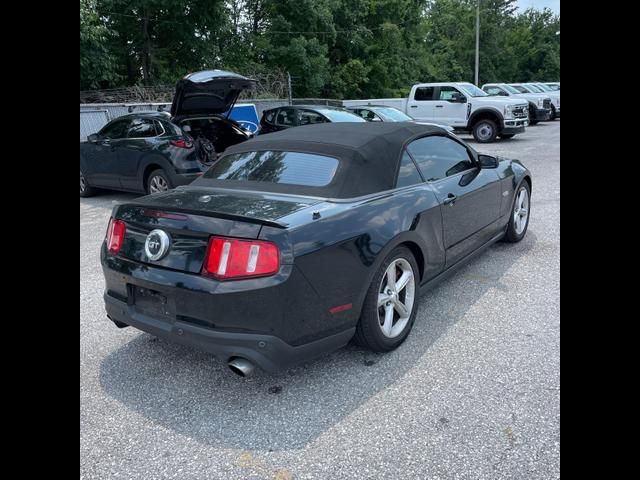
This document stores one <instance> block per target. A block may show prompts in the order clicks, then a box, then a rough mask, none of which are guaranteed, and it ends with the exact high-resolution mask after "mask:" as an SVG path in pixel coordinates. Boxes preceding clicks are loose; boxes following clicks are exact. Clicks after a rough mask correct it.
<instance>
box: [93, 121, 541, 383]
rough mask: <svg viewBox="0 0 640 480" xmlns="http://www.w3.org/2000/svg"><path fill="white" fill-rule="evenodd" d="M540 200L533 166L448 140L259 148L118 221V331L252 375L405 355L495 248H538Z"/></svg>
mask: <svg viewBox="0 0 640 480" xmlns="http://www.w3.org/2000/svg"><path fill="white" fill-rule="evenodd" d="M530 195H531V173H530V172H529V171H528V170H527V169H526V168H525V167H524V166H523V165H522V164H521V163H520V162H519V161H517V160H508V159H504V158H498V157H493V156H488V155H482V154H478V153H477V152H476V151H475V150H474V149H473V148H471V147H470V146H468V145H467V144H465V143H464V142H463V141H461V140H460V139H459V138H457V137H456V136H455V135H451V134H450V133H448V132H447V131H446V130H444V129H442V128H439V127H434V126H429V125H420V124H415V123H409V122H371V123H356V122H353V123H341V124H336V123H324V124H321V125H313V126H303V127H299V128H291V129H287V130H284V131H281V132H276V133H273V134H270V135H259V136H257V137H256V138H254V139H252V140H251V141H249V142H244V143H241V144H238V145H234V146H233V147H230V148H228V149H227V150H226V152H225V153H224V154H223V155H222V156H221V158H220V159H219V161H218V162H216V163H215V164H214V165H213V166H212V167H211V168H210V169H209V170H207V171H206V173H205V174H204V175H202V176H201V177H199V178H198V179H197V180H195V181H194V182H193V183H191V184H190V185H188V186H183V187H179V188H177V189H175V190H171V191H167V192H161V193H157V194H154V195H149V196H146V197H142V198H137V199H133V200H127V201H124V202H121V203H119V204H117V205H115V206H114V207H113V211H112V215H111V219H110V220H109V227H108V231H107V236H106V239H105V241H104V243H103V245H102V248H101V262H102V267H103V271H104V276H105V295H104V299H105V304H106V311H107V316H108V317H109V318H110V319H111V320H112V321H113V322H114V323H115V325H116V326H118V327H120V328H123V327H126V326H133V327H135V328H138V329H140V330H143V331H146V332H149V333H151V334H153V335H156V336H159V337H162V338H165V339H167V340H170V341H175V342H178V343H182V344H185V345H189V346H192V347H196V348H200V349H203V350H206V351H208V352H211V353H214V354H215V355H216V356H217V357H218V358H220V359H221V360H223V361H225V362H227V363H228V366H229V367H230V368H231V369H232V370H233V371H234V372H236V373H238V374H240V375H248V374H250V373H251V372H252V371H253V369H254V366H259V367H261V368H263V369H265V370H267V371H270V372H273V371H277V370H280V369H282V368H286V367H287V366H289V365H291V364H294V363H299V362H303V361H305V360H308V359H310V358H313V357H316V356H318V355H320V354H323V353H326V352H329V351H331V350H334V349H337V348H339V347H341V346H343V345H345V344H346V343H347V342H349V341H350V340H351V339H352V338H354V339H355V341H356V342H357V343H359V344H361V345H363V346H364V347H366V348H369V349H371V350H373V351H376V352H386V351H389V350H393V349H394V348H396V347H398V346H399V345H400V344H401V343H402V342H403V341H404V339H405V338H406V337H407V335H408V334H409V332H410V330H411V328H412V326H413V322H414V320H415V318H416V311H417V308H418V295H419V294H420V293H422V292H424V291H425V290H427V289H429V288H430V287H431V286H433V285H434V284H435V283H436V282H437V281H438V280H440V279H442V278H445V276H446V275H447V274H449V273H450V272H452V271H453V270H454V269H455V268H457V267H458V266H460V265H462V264H463V263H464V262H465V261H467V260H468V259H470V258H472V257H473V254H474V253H477V252H480V251H481V250H482V249H484V248H486V247H487V246H489V245H490V244H492V243H493V242H495V241H497V240H500V239H504V240H506V241H508V242H519V241H520V240H522V238H523V237H524V236H525V234H526V232H527V226H528V222H529V215H530ZM452 301H455V300H452Z"/></svg>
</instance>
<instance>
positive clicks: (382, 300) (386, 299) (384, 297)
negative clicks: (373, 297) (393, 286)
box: [378, 293, 391, 308]
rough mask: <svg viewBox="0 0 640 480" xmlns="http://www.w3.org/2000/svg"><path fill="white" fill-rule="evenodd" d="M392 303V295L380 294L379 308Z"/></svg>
mask: <svg viewBox="0 0 640 480" xmlns="http://www.w3.org/2000/svg"><path fill="white" fill-rule="evenodd" d="M390 301H391V295H387V294H386V293H379V294H378V308H380V307H382V306H383V305H386V304H387V303H389V302H390Z"/></svg>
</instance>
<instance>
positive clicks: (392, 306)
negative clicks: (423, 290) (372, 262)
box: [378, 258, 416, 338]
mask: <svg viewBox="0 0 640 480" xmlns="http://www.w3.org/2000/svg"><path fill="white" fill-rule="evenodd" d="M415 296H416V282H415V276H414V273H413V269H412V268H411V264H410V263H409V261H407V260H405V259H404V258H397V259H395V260H393V261H392V262H391V264H390V265H389V266H388V267H387V270H386V272H385V274H384V276H383V277H382V280H381V281H380V288H379V289H378V320H379V324H380V330H381V331H382V334H383V335H384V336H385V337H387V338H395V337H397V336H398V335H400V334H401V333H402V332H403V330H404V329H405V327H406V326H407V323H408V322H409V319H410V318H411V312H412V311H413V306H414V302H415Z"/></svg>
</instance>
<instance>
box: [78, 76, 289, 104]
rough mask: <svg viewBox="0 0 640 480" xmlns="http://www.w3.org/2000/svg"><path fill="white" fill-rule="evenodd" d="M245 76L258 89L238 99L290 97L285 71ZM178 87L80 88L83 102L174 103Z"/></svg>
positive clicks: (245, 92)
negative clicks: (252, 80)
mask: <svg viewBox="0 0 640 480" xmlns="http://www.w3.org/2000/svg"><path fill="white" fill-rule="evenodd" d="M243 75H245V76H246V77H249V78H252V79H254V80H256V88H255V89H254V90H245V91H244V92H242V93H241V94H240V98H239V100H254V99H266V98H269V99H271V98H273V99H288V98H291V91H290V90H289V79H288V75H287V73H286V72H279V71H276V72H273V73H256V72H244V73H243ZM175 89H176V86H175V84H174V85H155V86H149V87H141V86H133V87H125V88H112V89H106V90H81V91H80V103H81V104H89V103H171V101H172V100H173V94H174V92H175Z"/></svg>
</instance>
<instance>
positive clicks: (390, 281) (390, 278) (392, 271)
mask: <svg viewBox="0 0 640 480" xmlns="http://www.w3.org/2000/svg"><path fill="white" fill-rule="evenodd" d="M387 288H388V289H390V290H391V291H392V292H395V291H396V262H393V263H392V264H391V265H389V268H388V269H387Z"/></svg>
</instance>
